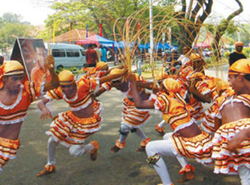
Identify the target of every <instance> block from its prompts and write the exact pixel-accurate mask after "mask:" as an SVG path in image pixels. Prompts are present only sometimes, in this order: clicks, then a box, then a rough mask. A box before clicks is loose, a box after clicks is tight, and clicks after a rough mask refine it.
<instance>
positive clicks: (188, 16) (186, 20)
mask: <svg viewBox="0 0 250 185" xmlns="http://www.w3.org/2000/svg"><path fill="white" fill-rule="evenodd" d="M212 6H213V0H197V1H195V2H194V1H193V0H190V1H189V5H188V6H187V1H186V0H181V10H179V11H177V12H176V13H175V16H176V18H177V23H178V26H179V34H178V35H179V38H178V43H179V47H180V48H183V47H184V46H189V47H190V46H192V44H193V43H194V42H196V38H197V36H198V33H199V31H200V28H201V26H202V25H203V23H204V21H205V20H206V19H207V17H208V16H209V15H210V13H211V10H212Z"/></svg>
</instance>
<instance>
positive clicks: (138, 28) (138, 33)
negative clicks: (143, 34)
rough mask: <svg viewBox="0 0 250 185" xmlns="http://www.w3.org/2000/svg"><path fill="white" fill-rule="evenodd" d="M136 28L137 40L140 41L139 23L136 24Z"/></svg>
mask: <svg viewBox="0 0 250 185" xmlns="http://www.w3.org/2000/svg"><path fill="white" fill-rule="evenodd" d="M136 27H137V33H138V40H139V41H140V27H141V25H140V21H138V22H137V25H136Z"/></svg>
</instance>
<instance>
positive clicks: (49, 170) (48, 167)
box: [36, 164, 56, 177]
mask: <svg viewBox="0 0 250 185" xmlns="http://www.w3.org/2000/svg"><path fill="white" fill-rule="evenodd" d="M55 170H56V168H55V166H54V165H48V164H46V165H45V166H44V170H42V171H40V172H39V173H38V174H37V175H36V176H37V177H41V176H44V175H47V174H49V173H53V172H55Z"/></svg>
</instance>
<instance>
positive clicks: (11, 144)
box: [0, 137, 20, 172]
mask: <svg viewBox="0 0 250 185" xmlns="http://www.w3.org/2000/svg"><path fill="white" fill-rule="evenodd" d="M19 146H20V141H19V139H17V140H11V139H6V138H2V137H0V172H1V171H2V168H3V166H4V165H5V164H6V163H7V162H8V161H9V160H10V159H15V158H16V153H17V150H18V148H19Z"/></svg>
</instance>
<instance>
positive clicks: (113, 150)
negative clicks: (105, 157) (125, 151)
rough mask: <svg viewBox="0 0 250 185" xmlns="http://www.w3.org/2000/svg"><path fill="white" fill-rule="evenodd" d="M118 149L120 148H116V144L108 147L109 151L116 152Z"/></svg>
mask: <svg viewBox="0 0 250 185" xmlns="http://www.w3.org/2000/svg"><path fill="white" fill-rule="evenodd" d="M119 150H120V148H118V147H117V146H113V147H112V148H110V151H111V152H114V153H117V152H118V151H119Z"/></svg>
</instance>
